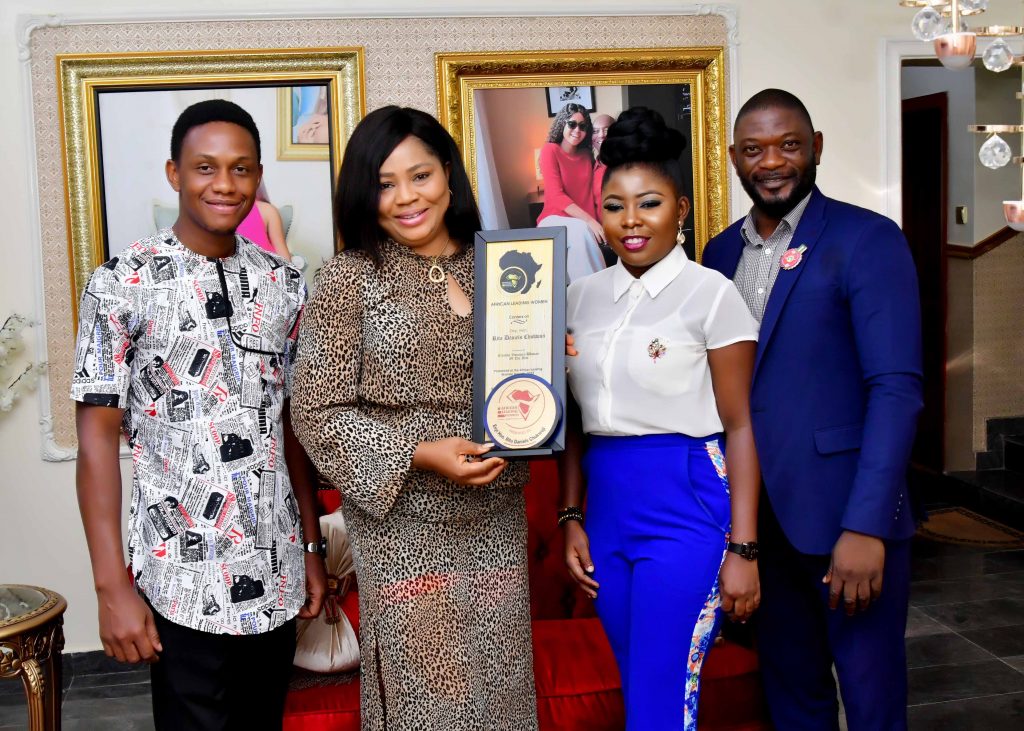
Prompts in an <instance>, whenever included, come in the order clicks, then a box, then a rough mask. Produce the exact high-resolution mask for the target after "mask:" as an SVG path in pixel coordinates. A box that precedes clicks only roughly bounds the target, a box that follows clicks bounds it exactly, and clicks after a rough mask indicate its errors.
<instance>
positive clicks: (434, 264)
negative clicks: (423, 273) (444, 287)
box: [427, 238, 451, 284]
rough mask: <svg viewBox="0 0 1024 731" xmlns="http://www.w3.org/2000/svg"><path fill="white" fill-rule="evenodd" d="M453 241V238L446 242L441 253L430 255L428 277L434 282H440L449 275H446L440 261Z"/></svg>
mask: <svg viewBox="0 0 1024 731" xmlns="http://www.w3.org/2000/svg"><path fill="white" fill-rule="evenodd" d="M450 243H451V238H449V239H448V240H447V241H445V242H444V248H443V249H441V253H440V254H438V255H437V256H432V257H430V270H429V271H428V272H427V279H429V280H430V281H431V282H433V283H434V284H440V283H441V282H443V281H444V280H445V279H446V278H447V277H446V276H445V273H444V269H443V268H442V267H441V265H440V264H439V263H438V262H440V261H441V257H442V256H444V255H445V253H446V252H447V251H448V244H450Z"/></svg>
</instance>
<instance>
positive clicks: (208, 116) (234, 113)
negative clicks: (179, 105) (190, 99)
mask: <svg viewBox="0 0 1024 731" xmlns="http://www.w3.org/2000/svg"><path fill="white" fill-rule="evenodd" d="M210 122H230V123H231V124H237V125H238V126H239V127H241V128H242V129H244V130H245V131H247V132H248V133H249V134H251V135H252V139H253V142H255V143H256V160H257V162H259V160H260V158H261V153H260V131H259V130H258V129H256V123H255V122H254V121H252V115H250V114H249V112H247V111H245V110H244V109H242V108H241V107H240V106H238V105H237V104H235V103H234V102H229V101H228V100H226V99H208V100H206V101H203V102H197V103H195V104H193V105H192V106H190V107H189V108H188V109H186V110H185V111H184V112H182V113H181V116H180V117H178V121H177V122H175V123H174V129H173V130H171V159H172V160H174V162H178V160H179V159H180V158H181V143H182V141H183V140H184V139H185V135H187V134H188V133H189V130H191V129H192V128H193V127H199V126H201V125H204V124H209V123H210Z"/></svg>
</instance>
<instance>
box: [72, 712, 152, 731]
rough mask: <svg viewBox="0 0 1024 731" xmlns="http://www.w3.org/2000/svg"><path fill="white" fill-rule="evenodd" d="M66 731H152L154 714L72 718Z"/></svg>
mask: <svg viewBox="0 0 1024 731" xmlns="http://www.w3.org/2000/svg"><path fill="white" fill-rule="evenodd" d="M63 728H64V731H152V729H153V715H152V714H133V715H128V716H117V717H113V718H72V719H69V720H67V721H65V722H64V725H63Z"/></svg>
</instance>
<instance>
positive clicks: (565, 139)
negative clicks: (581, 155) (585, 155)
mask: <svg viewBox="0 0 1024 731" xmlns="http://www.w3.org/2000/svg"><path fill="white" fill-rule="evenodd" d="M585 139H587V122H586V120H584V118H583V115H582V114H580V113H579V112H576V113H575V114H573V115H572V116H571V117H569V119H567V120H566V121H565V126H564V127H563V128H562V149H563V150H565V151H566V152H575V150H576V148H577V147H578V146H579V145H580V143H581V142H583V140H585Z"/></svg>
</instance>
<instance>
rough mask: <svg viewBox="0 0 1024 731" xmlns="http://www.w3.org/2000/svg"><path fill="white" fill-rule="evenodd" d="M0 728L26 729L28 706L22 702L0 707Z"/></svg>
mask: <svg viewBox="0 0 1024 731" xmlns="http://www.w3.org/2000/svg"><path fill="white" fill-rule="evenodd" d="M0 728H20V729H25V728H28V706H26V705H25V702H24V701H22V702H21V703H20V704H17V705H10V706H7V705H4V706H0Z"/></svg>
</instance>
